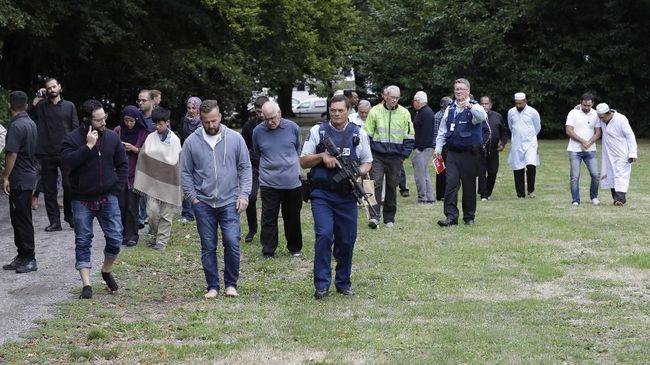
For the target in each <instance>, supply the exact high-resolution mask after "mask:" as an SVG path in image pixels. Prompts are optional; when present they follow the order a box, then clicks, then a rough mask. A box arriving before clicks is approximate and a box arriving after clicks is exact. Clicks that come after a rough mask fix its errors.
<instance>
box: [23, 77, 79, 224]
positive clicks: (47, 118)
mask: <svg viewBox="0 0 650 365" xmlns="http://www.w3.org/2000/svg"><path fill="white" fill-rule="evenodd" d="M44 86H45V87H44V88H42V89H40V90H39V92H38V93H37V97H36V98H34V104H35V105H36V106H35V107H34V109H33V110H32V112H31V114H32V119H33V120H34V122H35V123H36V127H37V128H38V145H37V146H36V156H37V157H38V159H39V160H40V162H41V188H42V190H43V195H44V199H45V210H46V211H47V218H48V219H49V221H50V225H49V226H47V227H46V228H45V232H54V231H60V230H61V212H60V211H59V203H58V201H57V195H58V191H57V178H58V175H59V169H60V170H61V171H60V172H61V178H62V185H63V219H64V220H65V221H66V222H68V223H69V224H70V227H73V225H74V223H73V218H72V209H71V206H70V187H69V184H68V174H67V171H65V169H63V168H61V143H62V142H63V137H64V136H65V135H66V133H68V132H70V131H71V130H73V129H75V128H77V127H78V126H79V120H78V118H77V108H76V107H75V105H74V104H73V103H71V102H69V101H67V100H63V97H61V92H62V91H63V88H62V87H61V84H59V82H58V81H57V80H56V79H54V78H48V79H47V80H45V83H44Z"/></svg>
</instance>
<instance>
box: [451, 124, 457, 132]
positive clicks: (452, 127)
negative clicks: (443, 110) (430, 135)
mask: <svg viewBox="0 0 650 365" xmlns="http://www.w3.org/2000/svg"><path fill="white" fill-rule="evenodd" d="M455 128H456V123H451V126H449V131H450V132H453V131H454V129H455Z"/></svg>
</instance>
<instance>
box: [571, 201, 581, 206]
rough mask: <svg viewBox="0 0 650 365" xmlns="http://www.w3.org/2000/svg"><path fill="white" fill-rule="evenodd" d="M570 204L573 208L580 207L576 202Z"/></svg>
mask: <svg viewBox="0 0 650 365" xmlns="http://www.w3.org/2000/svg"><path fill="white" fill-rule="evenodd" d="M571 204H572V205H573V206H574V207H577V206H579V205H580V203H578V202H573V203H571Z"/></svg>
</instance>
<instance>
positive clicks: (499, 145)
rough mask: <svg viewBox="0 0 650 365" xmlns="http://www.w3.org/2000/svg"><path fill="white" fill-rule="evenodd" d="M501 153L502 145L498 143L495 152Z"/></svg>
mask: <svg viewBox="0 0 650 365" xmlns="http://www.w3.org/2000/svg"><path fill="white" fill-rule="evenodd" d="M501 151H503V145H502V144H501V142H499V144H498V145H497V152H501Z"/></svg>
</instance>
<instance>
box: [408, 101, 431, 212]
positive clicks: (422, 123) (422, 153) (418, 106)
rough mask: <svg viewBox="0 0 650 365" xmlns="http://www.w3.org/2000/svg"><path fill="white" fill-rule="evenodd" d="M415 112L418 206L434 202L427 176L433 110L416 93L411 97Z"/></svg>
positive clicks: (429, 179) (414, 148)
mask: <svg viewBox="0 0 650 365" xmlns="http://www.w3.org/2000/svg"><path fill="white" fill-rule="evenodd" d="M413 108H414V109H415V110H416V112H415V119H414V120H413V128H415V145H414V146H413V159H412V162H413V175H414V177H415V187H416V188H417V190H418V204H431V203H433V202H434V196H433V184H431V175H429V163H431V160H432V157H433V146H434V140H433V115H434V114H433V110H431V108H430V107H429V105H427V94H426V93H425V92H424V91H418V92H417V93H415V96H414V97H413Z"/></svg>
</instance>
